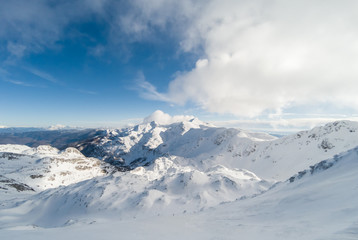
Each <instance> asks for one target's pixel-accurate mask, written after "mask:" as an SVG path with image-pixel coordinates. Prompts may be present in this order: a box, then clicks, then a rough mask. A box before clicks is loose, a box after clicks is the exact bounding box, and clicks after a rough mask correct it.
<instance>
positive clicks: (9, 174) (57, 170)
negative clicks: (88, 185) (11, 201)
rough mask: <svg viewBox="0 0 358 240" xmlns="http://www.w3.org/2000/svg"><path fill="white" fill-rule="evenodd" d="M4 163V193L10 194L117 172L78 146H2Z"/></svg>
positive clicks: (0, 156)
mask: <svg viewBox="0 0 358 240" xmlns="http://www.w3.org/2000/svg"><path fill="white" fill-rule="evenodd" d="M0 166H1V173H0V177H1V179H0V194H2V195H7V196H8V197H11V196H12V194H14V192H20V193H35V192H40V191H43V190H46V189H49V188H56V187H59V186H67V185H70V184H72V183H77V182H80V181H83V180H86V179H91V178H94V177H97V176H104V175H106V174H108V173H109V172H112V171H114V167H112V166H111V165H109V164H107V163H104V162H103V161H100V160H98V159H95V158H86V157H85V156H84V155H83V154H82V153H81V152H79V151H78V150H77V149H75V148H67V149H65V150H62V151H59V150H58V149H56V148H53V147H51V146H46V145H43V146H39V147H36V148H30V147H27V146H24V145H10V144H9V145H0Z"/></svg>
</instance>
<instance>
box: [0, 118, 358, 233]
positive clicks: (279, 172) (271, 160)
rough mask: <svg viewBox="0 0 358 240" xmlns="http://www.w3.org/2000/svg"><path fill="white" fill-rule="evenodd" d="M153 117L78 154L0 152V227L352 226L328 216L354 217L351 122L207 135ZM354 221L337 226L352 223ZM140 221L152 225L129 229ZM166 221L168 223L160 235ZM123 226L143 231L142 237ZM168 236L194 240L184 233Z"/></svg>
mask: <svg viewBox="0 0 358 240" xmlns="http://www.w3.org/2000/svg"><path fill="white" fill-rule="evenodd" d="M156 114H158V113H156ZM159 115H160V114H159ZM155 120H156V119H155V117H148V118H147V119H146V121H144V122H143V124H140V125H137V126H134V127H129V128H126V129H122V130H118V129H113V130H106V131H101V132H99V133H98V134H95V135H91V137H89V138H87V139H84V140H80V141H79V142H77V143H76V144H74V145H75V147H76V148H77V149H78V150H77V149H75V148H67V149H65V150H62V151H60V150H58V149H55V148H53V147H50V146H39V147H37V148H30V147H26V146H23V145H0V161H1V162H0V163H1V167H2V168H1V171H2V172H1V174H0V184H1V185H0V194H1V195H0V197H1V199H2V200H3V201H2V204H1V205H0V209H1V210H0V226H1V225H2V226H3V227H4V228H6V229H17V228H19V226H22V227H21V228H25V229H27V228H28V227H26V226H30V228H35V229H38V231H39V232H40V233H43V230H41V228H46V229H48V227H59V226H62V227H65V226H69V225H73V226H77V225H78V224H84V226H85V227H84V228H85V229H86V231H88V232H89V233H91V234H90V235H89V238H91V237H92V239H95V238H98V237H99V235H98V233H97V231H95V230H92V228H91V227H93V226H99V227H100V229H101V231H100V232H103V230H104V229H111V228H114V229H115V231H116V233H118V234H119V233H122V232H123V231H124V232H125V234H126V235H125V236H126V237H128V236H130V237H128V238H131V239H143V238H154V237H157V238H158V237H159V238H160V236H159V235H157V234H156V231H164V232H167V233H168V234H171V236H172V237H170V238H176V237H173V236H176V235H175V232H176V231H175V230H173V229H175V228H173V226H175V224H177V223H178V222H177V221H180V223H181V224H183V223H184V222H185V223H186V222H190V223H191V224H194V226H196V227H193V228H192V227H190V228H191V229H192V231H193V232H196V231H198V232H197V234H199V236H201V237H199V238H201V239H208V238H210V237H211V236H214V238H215V237H216V238H218V239H221V237H222V236H225V235H222V234H224V233H225V231H226V232H228V227H225V226H231V227H230V229H231V230H230V231H229V232H230V234H229V236H230V237H228V239H236V237H237V236H238V235H239V234H241V235H242V236H243V237H244V236H247V238H249V239H255V238H254V237H258V236H260V234H258V232H260V231H261V232H262V231H264V232H265V230H264V229H265V227H270V226H271V227H272V229H273V230H267V231H268V233H269V234H268V235H267V236H268V238H270V239H295V238H292V236H294V232H295V230H294V229H293V228H294V227H295V226H298V229H299V231H303V229H305V228H307V229H308V230H309V231H314V230H315V229H316V230H317V228H318V227H319V224H320V221H323V222H325V224H327V225H328V226H330V228H329V229H326V228H324V229H326V230H328V232H329V233H336V232H337V234H338V235H339V230H340V229H341V230H342V229H343V230H344V229H345V228H347V229H351V228H352V226H353V225H352V226H350V225H349V224H348V223H345V224H341V225H337V226H334V224H332V223H330V222H329V221H328V220H327V219H332V218H334V217H335V216H338V219H340V220H342V219H343V216H344V212H347V211H348V210H349V211H350V212H353V213H354V212H358V204H356V202H357V201H354V200H352V199H354V198H355V197H357V196H356V194H355V193H354V189H355V185H354V184H355V183H354V182H356V180H358V179H357V176H358V174H357V173H358V168H357V164H358V161H357V160H358V149H357V146H358V123H356V122H350V121H338V122H334V123H330V124H326V125H325V126H321V127H316V128H314V129H312V130H308V131H303V132H299V133H297V134H294V135H289V136H285V137H282V138H276V137H273V136H271V135H268V134H264V133H252V132H248V131H245V130H240V129H233V128H229V129H227V128H217V127H215V126H212V125H211V124H207V123H204V122H202V121H200V120H198V119H196V118H193V117H190V116H185V118H180V119H179V120H180V121H178V119H173V118H166V119H165V121H155ZM79 150H80V151H81V152H82V153H81V152H80V151H79ZM83 154H84V155H85V156H87V157H85V156H84V155H83ZM352 184H353V185H352ZM42 190H44V191H42ZM19 191H20V192H19ZM41 191H42V192H41ZM20 193H21V194H22V195H21V196H20V197H19V194H20ZM336 194H339V196H336ZM9 196H15V197H17V198H18V200H21V201H22V202H21V204H20V203H19V202H17V201H14V197H12V199H11V200H9V199H10V197H9ZM347 198H351V199H350V200H349V199H347ZM335 200H337V201H342V202H344V204H346V206H348V208H349V209H346V208H345V207H342V206H341V205H340V204H339V203H338V202H335ZM320 202H323V203H324V205H322V206H321V205H320ZM281 208H282V209H281ZM288 208H290V209H292V210H289V209H288ZM303 213H304V214H303ZM305 214H306V215H305ZM315 215H317V217H314V216H315ZM306 216H307V217H306ZM355 216H357V215H354V214H350V215H349V217H348V218H347V219H349V221H356V222H358V218H357V217H355ZM310 218H312V219H310ZM106 219H107V220H106ZM173 219H174V220H173ZM215 219H217V220H215ZM97 221H98V222H99V223H98V224H99V225H96V224H95V222H97ZM149 221H150V222H154V223H157V224H158V225H155V226H153V228H151V229H146V228H143V227H139V226H138V224H141V223H143V224H148V222H149ZM270 221H272V224H271V225H270ZM283 221H284V222H285V223H286V225H285V224H284V225H285V226H286V227H287V229H284V227H281V225H280V224H282V222H283ZM332 222H334V223H336V224H338V220H337V221H335V220H334V221H333V220H332ZM114 223H116V224H118V225H120V226H122V227H119V228H117V227H116V226H117V225H114ZM164 223H169V224H172V225H171V226H169V228H167V229H166V230H163V229H160V228H159V227H158V226H159V224H164ZM256 223H257V224H256ZM87 224H91V227H87ZM92 224H94V225H92ZM245 224H247V227H243V226H246V225H245ZM123 226H127V227H128V229H133V230H135V231H139V232H141V231H142V233H143V235H142V238H138V236H137V237H136V236H134V235H132V234H131V231H129V230H128V229H127V228H126V227H123ZM71 229H72V230H73V229H74V228H71ZM76 229H77V228H76ZM197 229H199V230H197ZM353 229H355V228H354V226H353ZM357 229H358V228H357ZM276 230H277V231H278V232H280V233H281V235H280V234H279V235H277V234H275V231H276ZM0 231H1V229H0ZM46 231H47V230H46ZM54 231H55V230H54ZM73 231H77V230H73ZM173 231H174V232H173ZM205 231H206V232H207V233H210V234H209V235H208V234H206V233H205ZM231 231H232V232H231ZM285 231H287V233H286V234H285ZM347 231H348V230H347ZM353 231H355V230H353ZM50 232H51V231H50ZM264 232H262V233H264ZM231 233H235V235H234V234H231ZM356 233H357V234H358V232H356ZM7 234H10V233H7ZM92 234H93V235H92ZM147 234H149V235H147ZM256 234H258V235H256ZM287 234H288V235H287ZM344 234H346V232H345V233H344ZM299 235H300V236H303V237H304V238H303V239H312V238H309V237H307V236H308V235H307V234H299ZM299 235H298V236H299ZM338 235H337V236H338ZM7 236H12V235H11V234H10V235H7ZM44 236H48V235H46V234H45V235H44ZM61 236H62V235H61ZM95 236H96V237H95ZM144 236H145V237H144ZM177 236H178V237H177V239H180V238H182V237H188V236H191V238H192V239H193V238H196V236H195V234H194V235H185V232H180V233H179V234H178V235H177ZM220 236H221V237H220ZM287 236H291V237H288V238H287ZM315 236H318V237H321V239H327V238H326V237H327V236H329V235H325V234H323V233H319V234H316V235H315ZM36 237H38V236H36ZM297 239H300V238H297ZM313 239H315V238H313Z"/></svg>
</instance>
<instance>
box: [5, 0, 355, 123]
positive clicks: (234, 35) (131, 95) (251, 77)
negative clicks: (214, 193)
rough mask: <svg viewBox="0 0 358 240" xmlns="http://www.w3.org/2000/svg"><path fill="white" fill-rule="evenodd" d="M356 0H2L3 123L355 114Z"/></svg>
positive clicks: (289, 119) (316, 118) (320, 119)
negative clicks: (164, 115)
mask: <svg viewBox="0 0 358 240" xmlns="http://www.w3.org/2000/svg"><path fill="white" fill-rule="evenodd" d="M355 9H358V8H357V3H356V2H355V1H340V2H339V3H338V2H335V1H328V2H327V1H315V2H314V3H312V2H311V1H295V0H294V1H289V3H288V2H285V1H276V0H272V1H263V0H262V1H243V0H242V1H237V0H235V1H234V0H225V1H215V0H212V1H189V0H183V1H171V0H168V1H163V0H151V1H144V0H134V1H112V0H97V1H92V0H82V1H76V0H74V1H65V0H64V1H52V0H39V1H25V0H13V1H5V0H0V64H1V65H0V104H1V105H0V106H1V109H0V126H49V125H55V124H63V125H70V126H84V127H105V126H108V127H120V126H123V125H125V124H126V123H130V122H138V121H140V119H142V118H144V117H146V116H147V115H149V114H150V113H152V112H154V111H155V110H157V109H160V110H162V111H164V112H167V113H169V114H171V115H195V116H197V117H199V118H200V119H203V120H205V121H215V122H216V123H217V124H218V125H226V126H238V127H240V126H243V127H247V128H252V129H254V128H257V129H260V128H276V129H280V128H294V129H296V128H305V127H312V126H314V125H316V124H321V123H324V122H327V121H332V120H336V119H352V120H356V119H357V116H358V115H357V109H358V100H357V99H358V98H357V97H356V92H357V91H356V90H357V89H358V81H357V80H356V79H357V77H358V72H357V70H356V66H357V63H358V44H357V43H356V39H358V31H357V30H356V23H357V22H358V18H357V16H358V14H357V12H356V10H355Z"/></svg>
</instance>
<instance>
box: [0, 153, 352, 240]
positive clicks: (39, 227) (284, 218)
mask: <svg viewBox="0 0 358 240" xmlns="http://www.w3.org/2000/svg"><path fill="white" fill-rule="evenodd" d="M312 169H314V170H312ZM158 170H159V169H158ZM137 171H143V169H141V168H139V169H138V170H137ZM302 172H306V173H305V174H302ZM129 173H130V172H122V173H119V174H121V175H124V176H126V175H128V174H129ZM133 176H137V177H138V175H136V173H134V174H133ZM118 177H119V176H117V177H108V176H107V177H100V178H97V179H96V180H97V187H96V183H95V181H94V180H87V181H85V182H81V183H78V184H76V185H72V186H67V187H61V188H58V189H52V190H47V191H45V192H42V193H41V194H39V195H37V196H33V197H32V198H31V199H30V200H28V201H27V202H25V203H24V204H22V205H20V206H17V207H15V208H13V209H10V210H9V209H6V210H0V216H11V218H9V217H7V218H0V222H1V223H2V225H3V227H5V229H8V230H7V231H2V233H3V235H4V236H6V237H7V238H9V239H10V238H11V239H16V237H19V236H20V235H16V233H17V231H14V230H18V231H21V232H22V235H21V239H46V238H48V237H51V236H57V237H55V239H60V238H66V237H71V236H73V235H75V236H77V235H84V236H86V239H98V238H111V237H113V236H121V237H122V238H126V239H154V238H164V239H183V238H186V239H237V237H238V236H240V237H242V238H245V239H268V240H270V239H275V240H276V239H310V240H311V239H355V238H356V237H357V234H358V225H357V223H358V215H357V212H358V202H357V201H356V199H357V198H358V192H357V191H356V188H357V184H356V183H357V182H358V148H354V149H351V150H349V151H347V152H344V153H341V154H339V155H337V156H336V157H334V158H332V159H327V160H324V161H321V162H319V163H317V164H316V165H314V166H312V167H311V168H309V169H307V170H303V171H301V173H297V174H295V175H294V176H292V178H290V179H289V180H287V181H284V182H280V183H276V184H275V185H273V186H272V187H271V188H269V189H268V190H267V191H265V192H263V193H261V194H258V195H253V196H247V197H243V198H240V199H237V200H235V201H231V202H227V203H222V204H220V205H216V206H215V207H212V208H209V209H204V210H201V211H199V212H181V213H177V212H174V213H173V214H172V212H171V213H170V214H168V213H166V212H165V211H164V214H162V212H161V213H160V214H157V215H155V214H153V212H150V213H149V214H148V209H151V210H153V211H155V210H157V211H161V210H162V207H163V206H164V207H165V206H167V207H168V205H166V203H165V202H166V200H165V199H160V200H158V197H160V196H158V194H156V195H155V194H154V193H150V194H144V195H145V196H147V197H148V198H149V197H150V199H151V200H154V199H156V201H152V202H151V204H152V205H149V208H144V206H141V204H142V203H143V202H141V201H139V202H138V201H135V200H137V199H132V201H130V202H129V203H132V204H131V206H132V207H134V208H140V210H139V211H138V213H140V214H137V215H130V214H128V212H120V211H118V209H115V208H114V207H113V206H117V207H120V206H121V205H125V204H126V203H124V202H122V201H121V199H122V198H123V197H125V194H126V193H127V194H128V193H130V190H131V191H136V189H135V187H136V185H137V184H136V183H133V184H132V185H131V184H130V183H129V184H128V183H127V188H126V189H125V190H124V191H123V192H119V193H117V191H118V190H120V189H121V187H123V186H124V185H125V184H123V185H121V184H120V182H121V181H123V179H120V178H118ZM292 179H294V180H292ZM118 184H119V185H118ZM99 186H102V188H101V189H100V188H99ZM171 187H173V186H171ZM204 189H205V188H204ZM191 190H192V188H191V189H190V191H187V193H190V192H191ZM116 193H117V195H116ZM221 194H223V193H221ZM182 195H183V194H182ZM114 200H115V201H114ZM148 201H149V200H148V199H146V200H145V201H144V203H149V202H148ZM137 203H140V204H139V205H138V204H137ZM106 204H108V205H107V206H106ZM182 204H183V205H184V206H185V207H186V208H188V207H190V206H192V205H193V203H192V202H190V201H188V202H185V203H182ZM158 205H159V206H158ZM108 206H110V207H109V208H106V207H108ZM175 207H176V206H175ZM175 207H173V206H172V208H170V209H171V211H175V209H176V208H175ZM30 210H31V211H30ZM198 210H200V209H198ZM18 212H27V213H25V214H20V215H19V214H18ZM126 213H127V214H126ZM5 219H6V222H4V220H5ZM29 223H32V224H31V225H28V224H29ZM53 226H61V227H60V228H53ZM62 229H65V230H66V231H64V230H62ZM0 231H1V230H0ZM24 233H26V234H25V235H24Z"/></svg>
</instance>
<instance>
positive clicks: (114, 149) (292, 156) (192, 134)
mask: <svg viewBox="0 0 358 240" xmlns="http://www.w3.org/2000/svg"><path fill="white" fill-rule="evenodd" d="M355 146H358V123H357V122H350V121H338V122H334V123H329V124H327V125H325V126H322V127H316V128H314V129H312V130H310V131H303V132H299V133H297V134H294V135H290V136H285V137H283V138H280V139H277V138H275V137H273V136H270V135H268V134H262V133H250V132H247V131H244V130H238V129H232V128H229V129H227V128H217V127H213V126H212V125H210V124H206V123H204V122H201V121H200V120H198V119H196V118H193V119H190V120H187V121H183V122H178V123H172V124H168V125H162V124H159V123H157V122H150V123H145V124H141V125H137V126H135V127H130V128H128V129H125V130H108V131H107V133H106V134H105V135H104V136H97V137H96V138H94V139H92V140H87V141H85V142H82V143H80V144H78V145H77V148H79V149H80V150H81V151H82V152H83V153H84V154H85V155H87V156H93V157H97V158H100V159H103V160H105V161H107V162H110V163H112V164H115V165H117V166H122V167H124V168H127V169H133V168H135V167H138V166H147V165H150V164H151V163H152V162H153V161H154V160H155V159H158V158H159V157H171V158H173V157H174V161H175V162H177V163H178V164H179V165H183V166H193V167H195V168H197V169H199V170H200V171H207V170H208V169H209V168H211V167H212V166H215V165H218V164H219V165H222V166H224V167H226V168H240V169H247V170H249V171H251V172H254V173H255V174H257V175H258V176H259V177H261V178H264V179H272V180H276V181H282V180H285V179H287V178H288V177H290V176H291V175H293V174H295V173H296V172H298V171H300V170H302V169H305V168H308V167H309V166H310V165H313V164H315V163H317V162H319V161H322V160H324V159H327V158H330V157H333V156H334V155H335V154H338V153H341V152H343V151H347V150H348V149H351V148H353V147H355Z"/></svg>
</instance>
